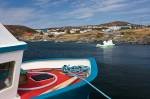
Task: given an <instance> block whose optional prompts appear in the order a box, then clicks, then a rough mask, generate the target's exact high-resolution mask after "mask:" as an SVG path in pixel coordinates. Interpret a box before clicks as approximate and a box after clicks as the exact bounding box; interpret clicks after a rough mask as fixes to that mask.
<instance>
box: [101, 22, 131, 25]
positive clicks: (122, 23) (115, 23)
mask: <svg viewBox="0 0 150 99" xmlns="http://www.w3.org/2000/svg"><path fill="white" fill-rule="evenodd" d="M129 24H130V25H134V24H131V23H129V22H124V21H113V22H109V23H104V24H100V25H101V26H127V25H129Z"/></svg>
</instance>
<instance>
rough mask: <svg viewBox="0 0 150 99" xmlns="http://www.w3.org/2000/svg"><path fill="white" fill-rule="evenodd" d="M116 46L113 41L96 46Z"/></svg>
mask: <svg viewBox="0 0 150 99" xmlns="http://www.w3.org/2000/svg"><path fill="white" fill-rule="evenodd" d="M114 45H115V44H114V43H113V42H112V40H108V41H103V44H96V47H108V46H114Z"/></svg>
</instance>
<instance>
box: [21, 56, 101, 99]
mask: <svg viewBox="0 0 150 99" xmlns="http://www.w3.org/2000/svg"><path fill="white" fill-rule="evenodd" d="M80 59H87V60H89V62H90V65H91V73H90V75H89V76H88V77H87V78H86V80H87V81H89V82H92V81H93V80H94V79H95V78H96V77H97V74H98V68H97V64H96V60H95V58H44V59H34V60H28V61H24V62H23V63H29V62H34V61H46V60H80ZM86 84H87V83H85V82H84V81H80V82H78V83H76V84H72V85H70V86H67V87H65V88H62V89H59V90H56V91H53V92H50V93H47V94H42V95H40V96H36V97H33V99H44V98H50V97H53V96H56V95H59V94H63V93H66V92H68V91H71V90H74V89H77V88H80V87H83V86H85V85H86Z"/></svg>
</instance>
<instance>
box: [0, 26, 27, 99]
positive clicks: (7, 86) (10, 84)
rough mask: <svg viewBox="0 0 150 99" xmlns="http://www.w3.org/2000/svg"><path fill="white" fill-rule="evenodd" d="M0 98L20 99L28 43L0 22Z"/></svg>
mask: <svg viewBox="0 0 150 99" xmlns="http://www.w3.org/2000/svg"><path fill="white" fill-rule="evenodd" d="M0 35H1V36H0V98H3V99H19V96H18V95H17V89H18V82H19V75H20V65H21V63H22V56H23V52H24V49H25V48H26V43H24V42H21V41H18V40H17V39H16V38H15V37H14V36H13V35H12V34H11V33H10V32H9V31H8V30H7V29H6V28H5V27H4V26H3V25H2V24H0Z"/></svg>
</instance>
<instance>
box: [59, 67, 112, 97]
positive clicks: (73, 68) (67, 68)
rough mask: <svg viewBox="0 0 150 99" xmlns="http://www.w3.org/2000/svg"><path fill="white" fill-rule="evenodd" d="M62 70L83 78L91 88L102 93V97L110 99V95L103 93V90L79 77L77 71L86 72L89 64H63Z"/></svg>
mask: <svg viewBox="0 0 150 99" xmlns="http://www.w3.org/2000/svg"><path fill="white" fill-rule="evenodd" d="M62 70H63V71H64V73H66V74H68V75H70V76H75V77H77V78H79V79H81V80H83V81H84V82H86V83H87V84H88V85H90V86H91V87H92V88H93V89H95V90H96V91H97V92H99V93H100V94H102V95H103V96H104V97H106V98H107V99H111V97H109V96H108V95H107V94H105V93H104V92H103V91H101V90H100V89H98V88H97V87H95V86H94V85H93V84H91V83H90V82H89V81H88V80H86V79H84V78H82V77H80V75H78V74H79V73H81V72H83V73H88V72H89V70H90V68H89V66H83V67H82V66H76V68H75V66H72V67H70V65H68V66H67V65H64V66H63V68H62Z"/></svg>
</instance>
